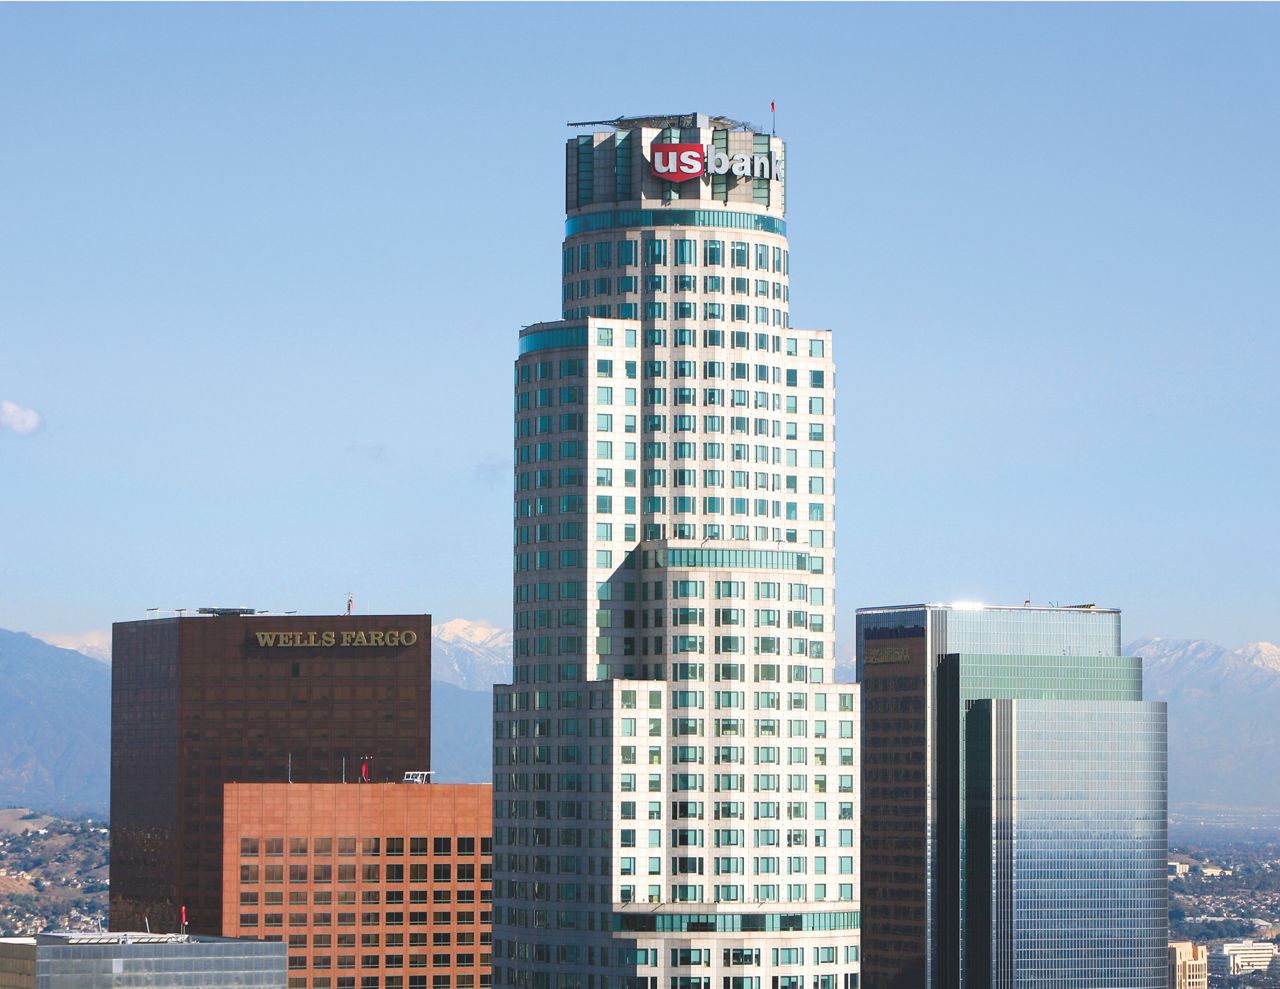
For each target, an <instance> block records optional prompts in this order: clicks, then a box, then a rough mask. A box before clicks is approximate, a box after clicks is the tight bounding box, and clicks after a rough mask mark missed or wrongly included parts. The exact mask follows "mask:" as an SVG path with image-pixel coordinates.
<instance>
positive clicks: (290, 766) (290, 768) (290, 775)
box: [285, 752, 293, 783]
mask: <svg viewBox="0 0 1280 989" xmlns="http://www.w3.org/2000/svg"><path fill="white" fill-rule="evenodd" d="M285 773H286V774H287V776H288V779H289V782H290V783H292V782H293V753H292V752H290V753H289V762H288V768H287V769H286V770H285Z"/></svg>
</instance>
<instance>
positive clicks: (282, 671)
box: [111, 609, 431, 935]
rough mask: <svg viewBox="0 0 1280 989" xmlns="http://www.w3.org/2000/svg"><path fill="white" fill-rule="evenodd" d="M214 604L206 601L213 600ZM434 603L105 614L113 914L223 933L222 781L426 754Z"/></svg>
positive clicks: (426, 764) (316, 775) (411, 767)
mask: <svg viewBox="0 0 1280 989" xmlns="http://www.w3.org/2000/svg"><path fill="white" fill-rule="evenodd" d="M210 610H211V611H212V609H210ZM430 757H431V616H430V615H360V616H350V615H337V616H335V615H313V616H303V615H254V614H248V613H239V612H236V611H230V610H228V611H223V610H219V611H215V612H214V613H211V614H202V615H199V616H191V617H179V618H160V619H154V620H149V621H139V622H120V623H117V624H116V625H115V626H114V627H113V629H112V677H111V929H112V930H113V931H138V930H144V929H145V925H147V924H149V925H150V929H151V930H153V931H176V930H178V926H179V924H180V923H181V911H182V908H183V907H184V906H185V907H186V912H187V922H188V930H189V931H190V932H191V933H194V934H215V935H216V934H221V933H222V889H223V881H222V817H223V805H222V799H223V798H222V793H223V790H222V785H223V784H224V783H282V782H286V781H288V780H290V779H292V780H293V781H294V782H299V783H339V782H342V781H343V779H344V778H345V779H346V780H349V781H351V782H355V781H357V780H359V779H360V778H361V776H362V775H367V777H368V779H369V781H370V782H390V781H399V780H401V779H402V778H403V777H404V774H405V773H406V772H409V771H415V770H417V771H422V770H429V769H430V768H431V767H430Z"/></svg>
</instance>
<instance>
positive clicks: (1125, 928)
mask: <svg viewBox="0 0 1280 989" xmlns="http://www.w3.org/2000/svg"><path fill="white" fill-rule="evenodd" d="M858 666H859V679H860V680H861V681H862V684H863V817H862V834H863V904H862V906H863V945H864V964H863V973H864V979H865V985H866V986H867V987H868V989H899V987H903V989H905V987H909V986H925V987H935V986H942V987H948V989H952V987H961V986H984V987H985V986H992V985H1000V986H1015V985H1017V986H1023V985H1026V986H1031V985H1035V986H1061V987H1144V989H1145V987H1148V986H1153V985H1155V984H1156V982H1153V981H1152V980H1153V979H1155V980H1157V981H1158V980H1159V979H1161V978H1163V965H1164V961H1163V958H1164V955H1163V950H1164V944H1165V940H1166V937H1167V903H1166V895H1167V890H1166V878H1165V867H1164V864H1163V863H1164V856H1165V850H1166V845H1167V838H1166V831H1165V827H1166V825H1165V819H1166V807H1165V803H1164V800H1165V793H1166V788H1165V757H1164V744H1165V743H1164V738H1165V732H1164V721H1163V719H1164V709H1163V705H1157V704H1144V703H1142V700H1141V698H1142V666H1141V661H1140V660H1139V659H1137V658H1133V657H1125V656H1121V655H1120V615H1119V613H1118V612H1115V611H1109V610H1101V609H1095V608H1092V607H1080V608H1029V607H1028V608H983V607H980V606H945V605H928V606H925V605H917V606H911V607H903V608H888V609H867V610H864V611H862V612H859V615H858ZM1008 705H1013V706H1012V707H1010V708H1009V710H1010V711H1013V712H1017V711H1021V712H1023V713H1022V715H1021V716H1020V720H1019V721H1018V725H1017V727H1019V728H1020V729H1021V730H1022V732H1023V736H1022V742H1020V743H1018V744H1025V745H1028V746H1032V748H1030V749H1028V750H1027V753H1028V754H1027V757H1026V759H1025V760H1024V762H1023V763H1022V764H1021V766H1020V767H1019V766H1018V765H1017V764H1016V761H1015V762H1008V759H1012V758H1013V755H1012V754H1016V753H1019V752H1021V751H1022V749H1021V748H1018V747H1017V746H1016V745H1015V741H1014V740H1016V738H1017V735H1016V732H1015V731H1014V728H1012V727H1010V728H1008V729H1007V730H1005V732H1004V734H1000V733H998V732H996V733H995V734H993V732H995V731H996V729H995V728H993V719H994V720H995V721H999V717H997V716H996V715H993V711H995V712H997V713H999V712H1003V711H1005V709H1006V706H1008ZM1098 712H1105V717H1104V715H1102V714H1099V713H1098ZM1012 716H1013V715H1012V714H1010V715H1009V716H1008V717H1006V718H1005V720H1008V719H1009V718H1011V717H1012ZM1000 717H1004V715H1000ZM1106 717H1109V718H1111V719H1113V721H1115V722H1118V723H1119V724H1118V725H1117V726H1115V727H1113V728H1112V729H1111V733H1110V734H1106V733H1105V732H1103V731H1102V729H1103V728H1104V727H1106V726H1105V725H1104V724H1103V723H1102V722H1103V721H1104V720H1105V718H1106ZM1041 743H1043V748H1042V749H1036V748H1034V746H1035V745H1041ZM998 745H1005V746H1006V748H1007V750H1008V753H1010V755H1009V756H1008V759H1006V761H1005V762H1002V761H1001V759H1000V758H998V749H997V748H993V746H996V747H998ZM993 753H996V754H993ZM1031 753H1036V754H1037V755H1038V757H1039V761H1038V762H1037V761H1035V760H1034V759H1032V756H1031ZM1051 758H1054V759H1057V760H1060V763H1061V764H1060V765H1059V764H1055V763H1052V762H1051V761H1050V760H1051ZM975 760H976V762H975ZM1006 763H1008V765H1006ZM975 766H976V770H975V769H974V767H975ZM1010 767H1012V768H1010ZM1006 770H1007V771H1009V772H1012V771H1014V770H1019V771H1023V772H1025V774H1026V775H1025V777H1023V778H1022V779H1021V787H1022V789H1021V790H1020V791H1019V790H1017V785H1018V784H1019V778H1018V777H1016V776H1010V777H1008V778H1007V779H1006V778H1005V777H1003V776H1000V775H999V772H1002V771H1006ZM975 771H976V775H975ZM1126 773H1128V774H1137V775H1138V776H1139V777H1140V778H1141V781H1142V784H1143V785H1142V786H1138V785H1136V784H1134V783H1133V780H1132V779H1128V782H1117V780H1118V779H1120V778H1121V777H1123V776H1124V774H1126ZM1121 791H1124V792H1121ZM1018 799H1022V800H1024V801H1025V804H1018V805H1017V806H1016V807H1015V806H1014V804H1015V802H1016V800H1018ZM1017 814H1022V816H1021V817H1018V816H1017ZM1015 820H1016V821H1017V822H1018V826H1019V827H1021V826H1022V825H1027V826H1028V827H1031V828H1033V831H1031V832H1028V833H1027V836H1026V840H1027V842H1028V843H1029V844H1027V845H1025V846H1019V845H1017V842H1018V841H1019V840H1020V837H1019V835H1020V832H1017V831H1012V830H1010V827H1011V825H1010V822H1011V821H1015ZM1002 829H1003V830H1002ZM1046 835H1047V836H1050V837H1047V838H1046V837H1045V836H1046ZM1042 838H1043V839H1044V841H1043V842H1042V843H1041V845H1039V846H1037V845H1036V842H1037V841H1040V840H1041V839H1042ZM1033 848H1038V853H1037V854H1038V856H1039V857H1037V858H1032V857H1031V856H1032V855H1033V851H1032V850H1033ZM1015 851H1018V852H1020V853H1021V854H1023V855H1024V858H1023V859H1021V860H1017V859H1016V858H1015V857H1014V853H1015ZM1055 856H1057V857H1056V858H1055ZM1099 863H1102V864H1099ZM1019 868H1021V869H1022V870H1024V871H1023V872H1021V873H1019V872H1017V869H1019ZM1108 869H1111V870H1113V871H1110V872H1109V871H1107V870H1108ZM1032 877H1038V878H1037V879H1033V878H1032ZM1040 880H1043V881H1040ZM1001 883H1004V884H1005V885H1003V886H1002V885H1000V884H1001ZM1015 890H1016V891H1017V893H1018V896H1021V897H1022V898H1018V896H1015V893H1014V891H1015ZM1090 897H1092V899H1090ZM1108 897H1110V898H1112V900H1114V903H1115V904H1117V905H1115V906H1111V907H1106V906H1103V901H1104V900H1106V899H1107V898H1108ZM1002 925H1003V926H1002ZM1019 925H1022V926H1019ZM1103 927H1106V929H1107V931H1108V932H1109V933H1108V937H1107V938H1101V937H1099V936H1098V933H1099V931H1101V930H1102V929H1103ZM997 932H1000V933H999V934H997ZM1017 938H1022V940H1021V941H1018V940H1017ZM1117 939H1118V940H1117ZM1113 942H1114V943H1113ZM1156 943H1158V944H1159V947H1160V950H1159V952H1156V951H1154V950H1153V949H1152V948H1151V946H1152V945H1153V944H1156ZM1116 944H1120V945H1122V946H1123V947H1122V948H1118V947H1116ZM997 945H998V950H997V948H996V947H994V946H997ZM1018 945H1021V947H1018ZM1135 946H1139V947H1140V950H1138V948H1136V947H1135ZM1120 950H1123V951H1125V952H1127V953H1128V954H1129V956H1130V959H1131V960H1132V959H1134V958H1137V959H1138V960H1137V961H1136V962H1134V964H1132V965H1131V966H1130V968H1129V969H1128V970H1127V972H1128V974H1127V975H1125V976H1124V977H1120V976H1119V975H1118V972H1117V969H1116V967H1115V966H1114V965H1113V964H1111V963H1110V962H1108V960H1107V959H1109V958H1112V957H1113V956H1114V955H1115V953H1116V951H1120ZM1135 951H1137V954H1135ZM1143 952H1146V954H1143ZM1094 955H1096V956H1097V957H1096V958H1094ZM1086 959H1088V960H1087V961H1086ZM1153 965H1154V966H1155V968H1152V966H1153ZM1001 966H1003V967H1001ZM1068 968H1070V972H1069V974H1068ZM1157 969H1158V971H1157ZM1153 973H1154V974H1153ZM999 979H1005V980H1006V981H999ZM1009 979H1012V980H1014V981H1008V980H1009ZM1160 984H1163V983H1160Z"/></svg>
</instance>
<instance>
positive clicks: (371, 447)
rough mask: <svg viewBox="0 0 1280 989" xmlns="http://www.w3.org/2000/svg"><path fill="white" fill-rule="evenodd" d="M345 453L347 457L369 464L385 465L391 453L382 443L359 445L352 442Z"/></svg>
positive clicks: (357, 442)
mask: <svg viewBox="0 0 1280 989" xmlns="http://www.w3.org/2000/svg"><path fill="white" fill-rule="evenodd" d="M346 452H347V456H349V457H354V458H356V459H357V460H363V461H365V462H366V463H371V464H385V463H386V462H387V461H389V460H390V459H391V451H390V450H388V449H387V447H386V445H385V444H383V443H361V442H360V441H359V440H353V441H352V442H351V443H350V444H349V445H348V446H347V451H346Z"/></svg>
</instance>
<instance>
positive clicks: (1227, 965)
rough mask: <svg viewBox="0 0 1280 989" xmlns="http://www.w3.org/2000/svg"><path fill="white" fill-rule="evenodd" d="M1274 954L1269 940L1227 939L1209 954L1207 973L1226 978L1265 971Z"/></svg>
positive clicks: (1274, 950) (1274, 947)
mask: <svg viewBox="0 0 1280 989" xmlns="http://www.w3.org/2000/svg"><path fill="white" fill-rule="evenodd" d="M1275 956H1276V946H1275V944H1274V943H1273V942H1271V941H1228V942H1227V943H1226V944H1222V945H1219V946H1217V947H1215V948H1214V949H1213V951H1212V952H1211V953H1210V954H1209V974H1210V975H1212V976H1214V977H1215V978H1221V979H1226V978H1230V977H1231V976H1234V975H1247V974H1249V973H1250V972H1265V971H1266V970H1267V967H1268V966H1269V965H1270V964H1271V961H1272V959H1273V958H1275Z"/></svg>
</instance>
